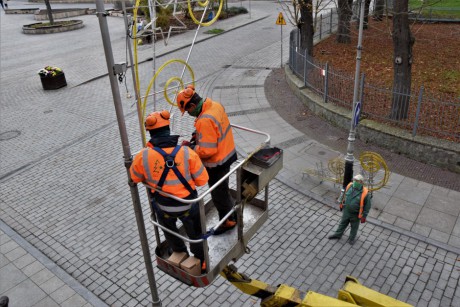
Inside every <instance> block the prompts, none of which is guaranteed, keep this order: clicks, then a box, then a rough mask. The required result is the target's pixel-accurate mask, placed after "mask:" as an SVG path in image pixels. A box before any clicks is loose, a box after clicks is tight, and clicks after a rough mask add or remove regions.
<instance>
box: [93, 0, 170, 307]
mask: <svg viewBox="0 0 460 307" xmlns="http://www.w3.org/2000/svg"><path fill="white" fill-rule="evenodd" d="M96 15H97V17H98V19H99V27H100V29H101V36H102V43H103V46H104V53H105V59H106V62H107V70H108V73H109V79H110V86H111V89H112V97H113V103H114V106H115V113H116V115H117V122H118V128H119V132H120V138H121V143H122V147H123V158H124V163H125V166H126V171H127V175H128V178H129V166H130V165H131V162H132V160H131V150H130V147H129V141H128V132H127V129H126V123H125V119H124V118H125V117H124V114H123V106H122V104H121V97H120V89H119V87H118V83H117V77H116V73H115V70H116V69H115V63H114V59H113V52H112V45H111V43H110V34H109V28H108V25H107V19H106V16H107V13H106V12H105V9H104V1H103V0H96ZM129 186H130V191H131V198H132V200H133V209H134V214H135V216H136V222H137V229H138V232H139V238H140V241H141V247H142V253H143V255H144V262H145V268H146V270H147V277H148V280H149V286H150V292H151V295H152V306H160V307H161V305H162V304H161V300H160V298H159V296H158V291H157V287H156V281H155V274H154V272H153V266H152V259H151V256H150V249H149V243H148V239H147V233H146V231H145V224H144V217H143V215H142V207H141V201H140V198H139V191H138V188H137V185H135V184H132V182H130V184H129Z"/></svg>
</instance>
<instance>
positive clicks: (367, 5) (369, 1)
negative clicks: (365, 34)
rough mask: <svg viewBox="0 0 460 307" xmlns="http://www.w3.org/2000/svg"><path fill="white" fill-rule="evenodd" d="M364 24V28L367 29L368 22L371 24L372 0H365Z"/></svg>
mask: <svg viewBox="0 0 460 307" xmlns="http://www.w3.org/2000/svg"><path fill="white" fill-rule="evenodd" d="M364 5H365V7H364V25H363V29H367V27H368V24H369V6H370V5H371V0H365V1H364Z"/></svg>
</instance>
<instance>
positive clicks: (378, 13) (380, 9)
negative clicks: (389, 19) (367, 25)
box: [374, 0, 385, 21]
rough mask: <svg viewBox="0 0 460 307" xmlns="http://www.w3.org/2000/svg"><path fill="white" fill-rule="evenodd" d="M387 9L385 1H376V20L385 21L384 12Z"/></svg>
mask: <svg viewBox="0 0 460 307" xmlns="http://www.w3.org/2000/svg"><path fill="white" fill-rule="evenodd" d="M384 7H385V0H375V10H374V19H375V20H378V21H381V20H382V19H383V10H384Z"/></svg>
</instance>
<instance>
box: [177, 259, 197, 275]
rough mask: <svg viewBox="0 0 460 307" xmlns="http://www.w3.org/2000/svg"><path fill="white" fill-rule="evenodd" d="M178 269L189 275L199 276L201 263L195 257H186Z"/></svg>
mask: <svg viewBox="0 0 460 307" xmlns="http://www.w3.org/2000/svg"><path fill="white" fill-rule="evenodd" d="M180 268H181V269H182V270H184V271H186V272H187V273H189V274H190V275H195V276H199V275H201V261H200V259H198V258H195V257H188V258H187V259H185V260H184V261H183V262H182V263H181V264H180Z"/></svg>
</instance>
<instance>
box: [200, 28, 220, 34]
mask: <svg viewBox="0 0 460 307" xmlns="http://www.w3.org/2000/svg"><path fill="white" fill-rule="evenodd" d="M223 32H225V30H222V29H211V30H208V31H205V32H203V33H204V34H220V33H223Z"/></svg>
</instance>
